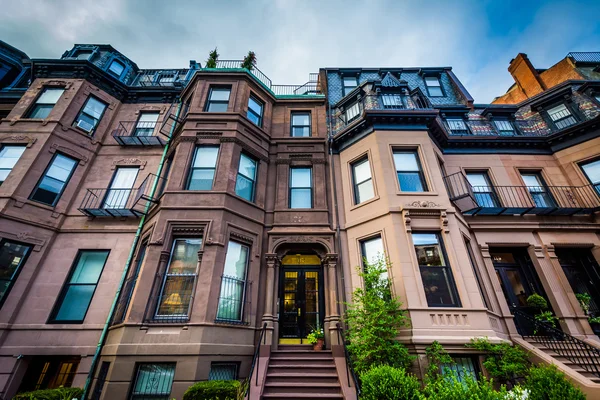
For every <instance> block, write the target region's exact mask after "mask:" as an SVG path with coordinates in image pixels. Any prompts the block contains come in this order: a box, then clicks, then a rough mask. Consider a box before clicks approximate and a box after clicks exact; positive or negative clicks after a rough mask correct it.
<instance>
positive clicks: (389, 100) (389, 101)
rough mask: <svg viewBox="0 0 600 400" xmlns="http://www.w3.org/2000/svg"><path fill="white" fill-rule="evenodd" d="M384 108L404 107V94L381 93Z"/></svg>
mask: <svg viewBox="0 0 600 400" xmlns="http://www.w3.org/2000/svg"><path fill="white" fill-rule="evenodd" d="M381 101H382V103H383V108H384V109H386V110H399V109H402V108H404V104H403V103H402V95H400V94H394V93H383V94H382V95H381Z"/></svg>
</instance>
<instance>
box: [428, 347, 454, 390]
mask: <svg viewBox="0 0 600 400" xmlns="http://www.w3.org/2000/svg"><path fill="white" fill-rule="evenodd" d="M425 354H426V355H427V361H428V363H429V364H428V366H427V372H425V382H429V381H434V380H436V379H438V378H439V377H440V376H441V374H442V372H443V371H442V365H444V364H454V360H453V359H452V357H450V355H449V354H448V352H447V351H446V349H444V347H442V345H441V344H440V342H438V341H437V340H435V341H434V342H433V343H431V346H429V347H427V348H426V349H425Z"/></svg>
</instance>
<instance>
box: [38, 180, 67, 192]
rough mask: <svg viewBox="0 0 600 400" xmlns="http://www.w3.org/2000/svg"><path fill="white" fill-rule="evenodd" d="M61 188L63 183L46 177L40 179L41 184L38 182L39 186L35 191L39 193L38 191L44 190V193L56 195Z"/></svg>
mask: <svg viewBox="0 0 600 400" xmlns="http://www.w3.org/2000/svg"><path fill="white" fill-rule="evenodd" d="M63 186H64V182H63V181H59V180H56V179H53V178H49V177H47V176H46V177H44V178H43V179H42V182H40V186H39V188H38V190H37V191H38V192H39V191H40V190H44V191H47V192H50V193H53V194H55V195H57V194H59V193H60V191H61V190H62V188H63Z"/></svg>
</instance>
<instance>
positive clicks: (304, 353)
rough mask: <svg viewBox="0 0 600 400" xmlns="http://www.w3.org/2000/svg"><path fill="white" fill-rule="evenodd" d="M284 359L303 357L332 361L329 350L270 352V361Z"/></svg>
mask: <svg viewBox="0 0 600 400" xmlns="http://www.w3.org/2000/svg"><path fill="white" fill-rule="evenodd" d="M286 357H303V358H323V357H327V358H330V359H333V356H332V355H331V350H323V351H312V350H283V351H282V350H275V351H272V352H271V359H279V358H286Z"/></svg>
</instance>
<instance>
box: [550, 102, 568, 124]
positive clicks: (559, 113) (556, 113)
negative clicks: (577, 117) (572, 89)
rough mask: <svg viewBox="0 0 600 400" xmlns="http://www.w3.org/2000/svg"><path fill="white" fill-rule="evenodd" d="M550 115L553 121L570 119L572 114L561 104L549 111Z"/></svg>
mask: <svg viewBox="0 0 600 400" xmlns="http://www.w3.org/2000/svg"><path fill="white" fill-rule="evenodd" d="M548 115H550V118H552V121H556V120H559V119H561V118H565V117H568V116H569V115H571V112H570V111H569V109H568V108H567V107H566V106H565V105H564V104H559V105H558V106H556V107H552V108H550V109H549V110H548Z"/></svg>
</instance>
